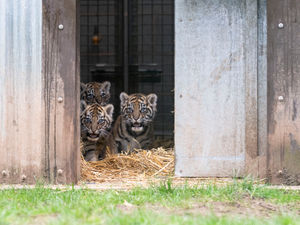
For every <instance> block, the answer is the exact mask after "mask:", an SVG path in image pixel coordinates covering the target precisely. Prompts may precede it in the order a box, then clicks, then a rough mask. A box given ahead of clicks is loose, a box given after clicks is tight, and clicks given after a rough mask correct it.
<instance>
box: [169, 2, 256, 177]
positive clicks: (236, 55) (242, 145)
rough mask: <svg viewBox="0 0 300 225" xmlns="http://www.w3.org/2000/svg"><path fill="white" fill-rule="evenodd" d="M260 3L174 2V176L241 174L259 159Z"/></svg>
mask: <svg viewBox="0 0 300 225" xmlns="http://www.w3.org/2000/svg"><path fill="white" fill-rule="evenodd" d="M257 6H258V1H257V0H225V1H224V0H216V1H209V0H199V1H194V0H190V1H185V0H178V1H176V2H175V8H176V10H175V24H176V25H175V151H176V169H175V171H176V175H179V176H234V175H244V174H246V173H247V170H248V168H246V165H247V164H248V165H250V164H253V163H252V161H254V160H256V159H257V156H258V151H257V142H258V138H257V136H258V134H257V130H258V127H257V124H258V122H257V120H258V119H257V68H258V66H257V56H258V54H257V43H258V37H257V35H258V32H257V21H258V19H257V14H258V10H257ZM250 167H251V166H250Z"/></svg>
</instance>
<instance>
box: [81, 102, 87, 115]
mask: <svg viewBox="0 0 300 225" xmlns="http://www.w3.org/2000/svg"><path fill="white" fill-rule="evenodd" d="M86 107H87V104H86V102H85V101H84V100H80V114H82V113H83V112H84V110H85V109H86Z"/></svg>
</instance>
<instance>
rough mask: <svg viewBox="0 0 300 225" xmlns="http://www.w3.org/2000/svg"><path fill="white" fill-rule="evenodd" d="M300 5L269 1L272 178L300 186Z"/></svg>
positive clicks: (291, 0) (290, 0) (290, 1)
mask: <svg viewBox="0 0 300 225" xmlns="http://www.w3.org/2000/svg"><path fill="white" fill-rule="evenodd" d="M299 111H300V2H299V1H298V0H282V1H277V0H270V1H268V147H269V148H268V171H269V173H268V177H269V180H270V181H271V182H272V183H284V184H298V185H299V184H300V116H299Z"/></svg>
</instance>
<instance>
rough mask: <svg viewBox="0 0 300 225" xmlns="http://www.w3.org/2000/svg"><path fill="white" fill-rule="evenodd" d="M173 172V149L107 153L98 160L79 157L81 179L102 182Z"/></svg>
mask: <svg viewBox="0 0 300 225" xmlns="http://www.w3.org/2000/svg"><path fill="white" fill-rule="evenodd" d="M173 173H174V151H173V149H164V148H157V149H152V150H136V151H135V152H133V153H131V154H125V153H122V154H118V155H108V156H107V157H106V158H105V159H104V160H101V161H98V162H86V161H85V160H84V158H83V156H82V157H81V180H83V181H93V182H104V181H107V180H112V179H119V178H137V179H140V178H145V177H155V176H169V175H173Z"/></svg>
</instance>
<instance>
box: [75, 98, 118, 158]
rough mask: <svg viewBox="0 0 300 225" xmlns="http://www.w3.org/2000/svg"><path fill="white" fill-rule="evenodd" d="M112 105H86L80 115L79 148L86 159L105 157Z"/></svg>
mask: <svg viewBox="0 0 300 225" xmlns="http://www.w3.org/2000/svg"><path fill="white" fill-rule="evenodd" d="M113 111H114V106H113V105H111V104H108V105H106V106H101V105H99V104H98V103H93V104H91V105H87V106H86V108H85V109H84V111H83V112H82V113H81V115H80V128H81V141H82V142H83V148H82V150H81V152H82V154H83V156H84V158H85V160H86V161H98V160H99V159H101V158H104V157H105V154H106V146H107V141H108V140H109V136H110V129H111V124H112V120H113V119H112V118H113Z"/></svg>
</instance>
